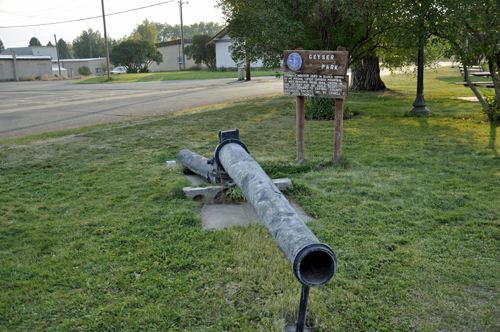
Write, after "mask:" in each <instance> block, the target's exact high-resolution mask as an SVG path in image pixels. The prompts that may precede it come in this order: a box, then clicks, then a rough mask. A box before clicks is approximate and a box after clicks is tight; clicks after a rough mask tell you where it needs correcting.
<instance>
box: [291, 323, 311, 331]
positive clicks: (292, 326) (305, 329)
mask: <svg viewBox="0 0 500 332" xmlns="http://www.w3.org/2000/svg"><path fill="white" fill-rule="evenodd" d="M296 331H297V323H290V322H288V323H286V325H285V332H296ZM304 332H314V328H308V327H307V326H306V327H304Z"/></svg>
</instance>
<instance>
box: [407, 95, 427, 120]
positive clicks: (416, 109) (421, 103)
mask: <svg viewBox="0 0 500 332" xmlns="http://www.w3.org/2000/svg"><path fill="white" fill-rule="evenodd" d="M425 106H427V103H426V102H425V99H424V95H423V94H421V93H417V98H416V99H415V101H414V102H413V108H412V110H411V111H410V113H412V114H418V115H430V114H431V111H429V110H428V109H427V108H426V107H425Z"/></svg>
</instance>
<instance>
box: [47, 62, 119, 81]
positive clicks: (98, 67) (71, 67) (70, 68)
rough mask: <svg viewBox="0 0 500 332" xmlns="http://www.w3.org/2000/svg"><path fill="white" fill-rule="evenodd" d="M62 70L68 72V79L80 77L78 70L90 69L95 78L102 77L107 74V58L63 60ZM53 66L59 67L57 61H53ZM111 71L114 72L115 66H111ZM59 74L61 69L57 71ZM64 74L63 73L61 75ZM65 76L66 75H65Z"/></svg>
mask: <svg viewBox="0 0 500 332" xmlns="http://www.w3.org/2000/svg"><path fill="white" fill-rule="evenodd" d="M60 62H61V68H65V69H66V70H67V75H65V76H68V77H73V76H78V75H80V74H78V68H80V67H83V66H85V67H88V68H89V69H90V73H91V74H92V75H94V76H102V75H104V74H105V73H106V70H107V67H106V58H87V59H61V60H60ZM52 65H53V66H57V67H58V63H57V60H52ZM110 66H111V67H110V70H113V68H114V67H113V66H112V65H111V64H110ZM57 73H59V67H58V70H57ZM61 74H62V73H61ZM63 75H64V74H63Z"/></svg>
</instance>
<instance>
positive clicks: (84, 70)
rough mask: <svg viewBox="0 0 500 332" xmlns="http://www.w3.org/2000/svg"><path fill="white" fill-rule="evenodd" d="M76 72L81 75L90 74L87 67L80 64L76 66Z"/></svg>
mask: <svg viewBox="0 0 500 332" xmlns="http://www.w3.org/2000/svg"><path fill="white" fill-rule="evenodd" d="M78 74H80V75H82V76H90V75H91V74H92V73H91V72H90V69H89V67H87V66H82V67H80V68H78Z"/></svg>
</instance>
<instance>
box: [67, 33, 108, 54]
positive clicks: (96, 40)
mask: <svg viewBox="0 0 500 332" xmlns="http://www.w3.org/2000/svg"><path fill="white" fill-rule="evenodd" d="M89 40H90V41H89ZM73 54H74V55H75V58H77V59H81V58H104V57H106V47H105V46H104V38H103V37H102V36H101V33H100V32H99V31H95V32H94V31H93V30H92V29H89V30H88V31H86V30H84V31H82V33H81V34H80V36H78V37H76V38H75V39H74V40H73Z"/></svg>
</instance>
